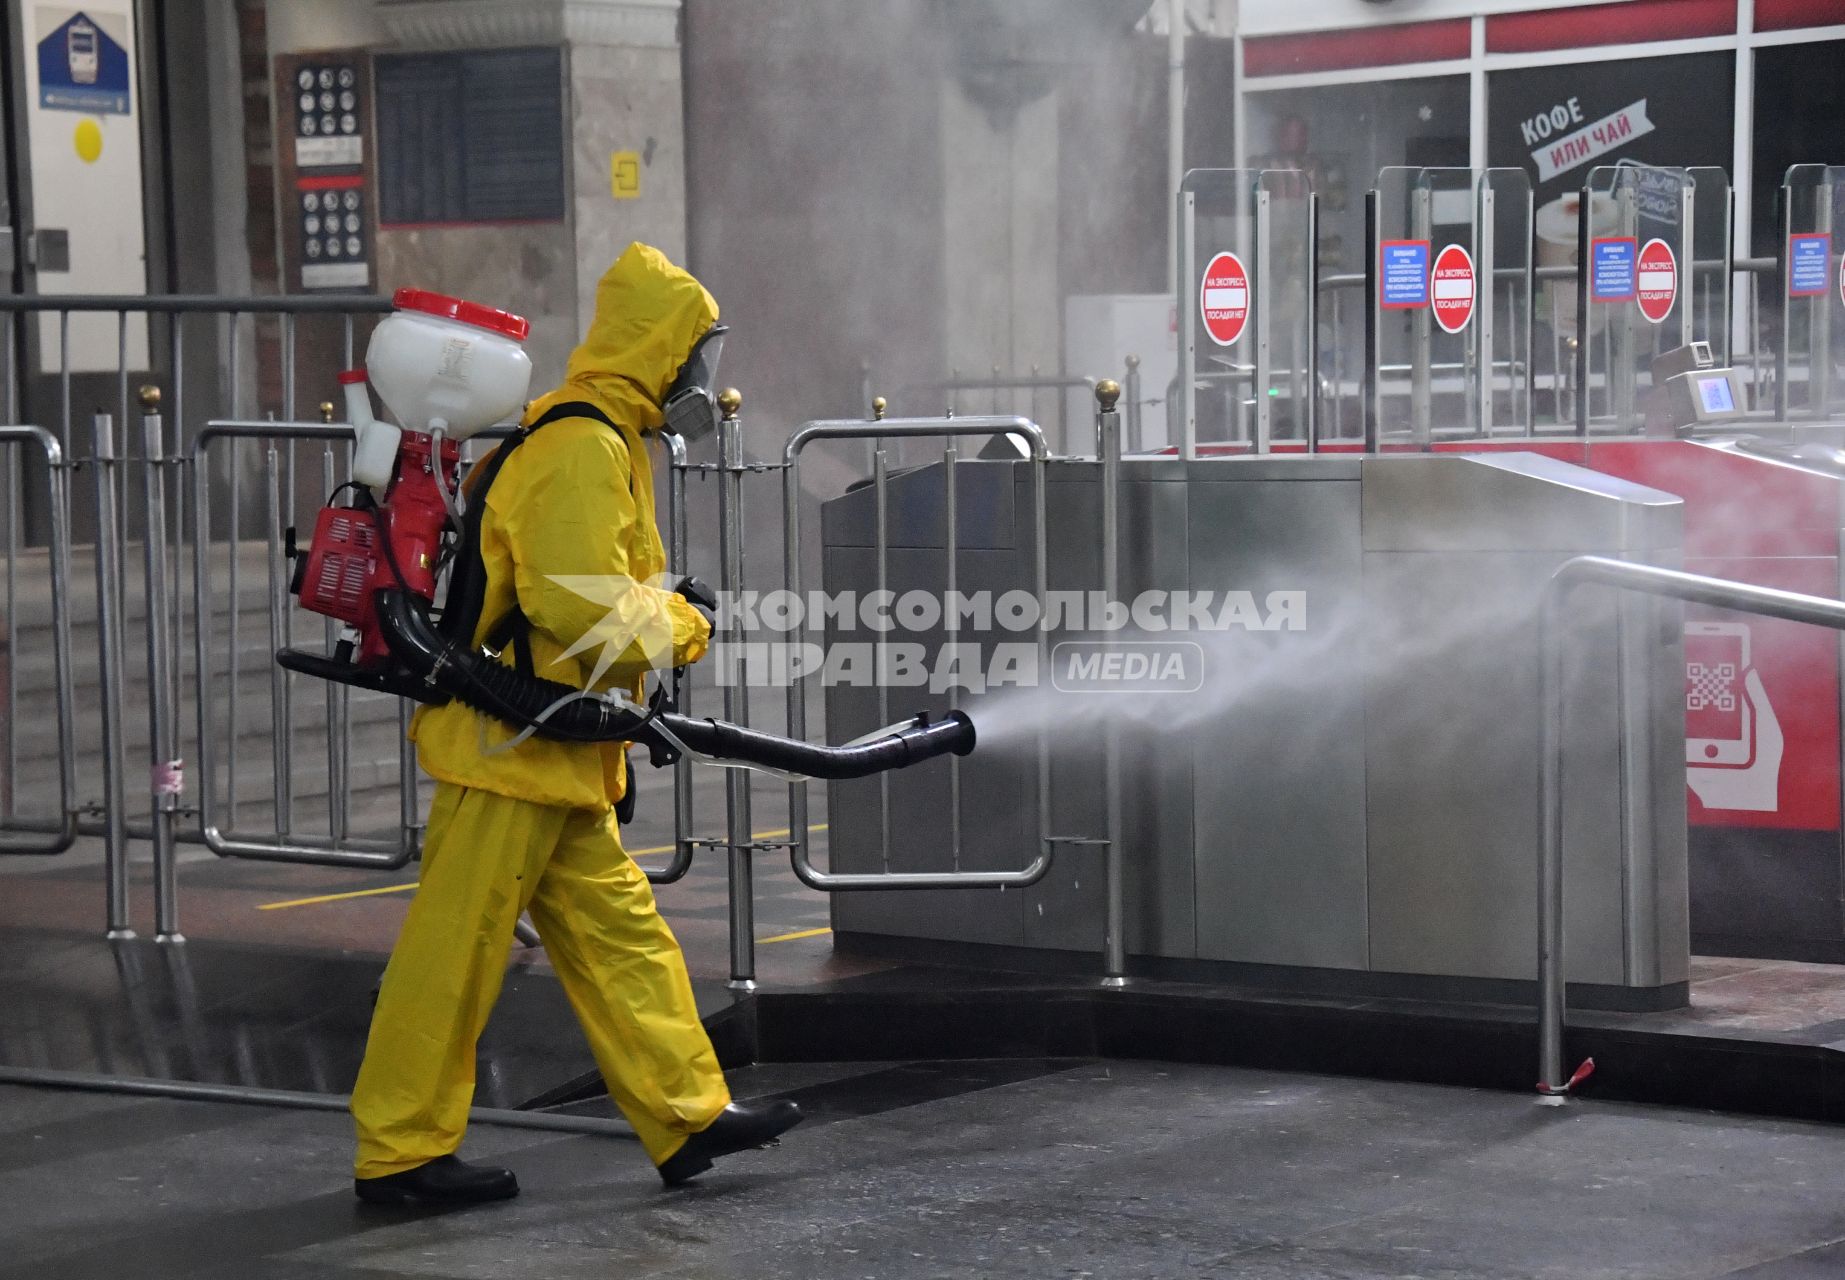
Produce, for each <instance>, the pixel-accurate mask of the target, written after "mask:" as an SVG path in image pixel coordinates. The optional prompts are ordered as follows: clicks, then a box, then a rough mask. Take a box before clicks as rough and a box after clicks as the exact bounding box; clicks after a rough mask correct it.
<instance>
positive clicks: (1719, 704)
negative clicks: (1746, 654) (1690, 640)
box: [1685, 662, 1736, 711]
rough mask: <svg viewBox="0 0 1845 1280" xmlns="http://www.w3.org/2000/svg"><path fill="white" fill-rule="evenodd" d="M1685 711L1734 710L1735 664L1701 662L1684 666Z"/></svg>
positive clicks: (1688, 663)
mask: <svg viewBox="0 0 1845 1280" xmlns="http://www.w3.org/2000/svg"><path fill="white" fill-rule="evenodd" d="M1685 683H1686V685H1687V686H1688V687H1687V688H1686V690H1685V710H1687V711H1707V710H1711V709H1715V710H1717V711H1734V710H1736V689H1735V685H1736V664H1735V663H1734V662H1719V663H1717V664H1715V665H1714V666H1713V665H1707V664H1705V663H1702V662H1687V663H1686V664H1685Z"/></svg>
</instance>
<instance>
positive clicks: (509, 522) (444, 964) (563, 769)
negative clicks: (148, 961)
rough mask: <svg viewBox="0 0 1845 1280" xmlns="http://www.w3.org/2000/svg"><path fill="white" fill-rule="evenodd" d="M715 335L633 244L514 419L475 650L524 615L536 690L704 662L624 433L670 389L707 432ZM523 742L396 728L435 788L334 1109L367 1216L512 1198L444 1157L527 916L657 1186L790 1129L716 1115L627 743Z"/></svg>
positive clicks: (712, 311)
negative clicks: (699, 376) (346, 1131)
mask: <svg viewBox="0 0 1845 1280" xmlns="http://www.w3.org/2000/svg"><path fill="white" fill-rule="evenodd" d="M717 318H718V310H717V304H716V303H715V302H714V301H713V300H712V298H711V295H710V294H709V293H707V292H706V291H705V289H704V287H703V286H702V285H700V284H699V283H698V281H697V280H695V279H693V278H692V277H691V276H690V275H688V274H687V273H686V272H684V271H682V270H680V269H679V268H678V267H676V266H674V265H673V264H672V263H670V262H669V261H667V259H666V257H665V255H663V254H661V253H660V252H659V251H658V250H657V249H653V248H650V247H648V246H646V245H639V244H636V245H632V246H630V247H629V248H628V250H627V251H626V252H625V253H623V254H622V256H621V257H620V258H619V259H618V260H617V261H616V263H615V265H614V266H612V267H610V268H609V270H608V273H607V274H606V275H604V276H603V278H602V281H601V283H600V285H599V286H598V288H597V292H596V315H595V319H594V321H593V322H592V323H591V325H590V330H589V334H588V336H587V337H585V339H584V340H583V343H582V345H581V346H579V347H578V348H577V349H576V351H575V352H574V353H572V355H571V357H570V363H569V367H568V371H567V374H566V377H565V381H564V384H563V385H562V386H561V387H559V388H558V389H557V390H555V391H553V392H551V393H550V394H549V395H547V396H545V397H544V398H542V399H540V400H537V401H535V402H534V403H533V404H532V405H531V406H530V407H529V409H528V411H527V414H526V418H525V422H526V424H527V426H528V430H529V435H527V436H526V437H525V438H524V439H523V440H522V441H521V442H520V444H519V446H518V447H517V448H516V449H512V450H511V451H509V452H508V453H507V454H506V455H505V458H504V462H503V465H502V466H501V467H500V468H499V471H498V473H497V475H495V476H494V477H493V479H492V481H491V484H490V487H489V488H488V490H487V492H486V493H485V495H484V496H483V495H481V494H479V493H476V494H475V495H474V497H473V501H475V502H482V501H484V502H485V507H484V508H483V509H482V511H481V514H480V525H479V547H480V559H481V563H482V566H483V567H484V570H485V573H484V587H483V588H482V590H483V592H484V598H483V600H482V607H481V609H480V621H479V623H478V624H477V627H476V630H475V635H474V637H473V641H474V643H475V644H476V645H481V644H484V643H486V642H487V641H488V639H489V637H490V636H491V635H493V634H494V633H495V631H496V628H497V627H499V626H500V624H501V623H502V620H504V619H506V618H508V617H515V616H518V617H522V626H521V627H520V632H521V634H520V636H519V638H518V641H517V644H518V645H523V646H524V647H525V649H526V654H525V655H524V657H523V658H521V659H519V660H522V661H529V662H530V663H531V666H532V669H533V670H534V672H535V673H536V674H537V675H540V676H543V677H546V678H549V679H552V680H558V681H562V682H565V683H569V684H572V685H574V686H575V687H578V688H595V689H598V690H607V689H621V690H623V691H625V692H627V693H628V694H630V695H631V696H638V695H639V693H640V688H641V681H642V678H643V677H644V675H645V674H646V673H647V672H648V671H649V670H654V669H660V668H665V667H671V666H680V665H684V664H686V663H689V662H694V661H696V660H697V659H698V658H699V657H700V656H702V655H703V654H704V652H705V646H706V643H707V642H708V640H709V638H710V634H711V627H710V624H709V623H708V622H707V621H706V620H705V618H704V616H703V615H702V614H701V613H700V612H699V611H698V610H697V609H695V608H693V607H692V606H691V604H690V603H688V601H687V600H685V599H684V598H683V597H681V596H679V595H676V594H674V593H673V592H672V591H670V590H668V589H666V588H665V587H663V586H661V585H659V584H658V583H659V575H660V574H661V572H662V570H663V569H664V568H665V555H664V553H663V551H662V549H661V545H660V535H659V531H658V529H657V527H656V526H655V523H654V504H653V475H652V467H651V464H650V461H649V457H648V451H647V447H646V445H645V442H644V441H643V439H642V436H643V434H644V433H646V432H649V431H654V430H659V429H662V428H663V427H666V426H668V422H667V418H668V416H669V415H668V413H667V412H666V410H667V406H668V403H669V400H670V401H671V402H672V403H673V404H674V405H675V406H677V405H679V404H683V403H686V400H685V399H684V398H682V397H681V394H680V393H681V392H685V393H686V395H687V396H689V397H692V398H694V399H695V398H696V396H698V395H702V396H703V397H704V400H705V405H706V414H707V417H708V414H709V399H710V391H711V388H710V387H709V386H708V385H707V386H703V387H697V386H692V387H688V386H687V383H688V381H693V380H695V377H694V375H695V374H696V373H697V372H698V371H700V370H704V371H705V372H706V376H707V377H709V376H714V375H715V359H714V358H711V356H712V348H713V347H714V343H713V341H712V340H713V339H715V338H718V337H720V336H721V334H722V327H721V326H718V325H717ZM678 412H679V411H678V410H677V409H676V408H675V410H674V414H677V413H678ZM585 583H593V584H606V587H592V588H589V589H584V584H585ZM516 647H517V646H516V645H512V644H509V645H507V646H506V649H505V651H504V652H503V654H502V661H506V662H512V661H514V660H515V657H516V656H517V655H515V652H514V650H515V648H516ZM518 732H519V730H518V727H516V726H513V725H509V724H506V723H504V722H502V721H499V720H496V719H494V718H492V717H489V716H486V715H484V714H482V713H480V712H477V711H475V710H474V709H472V708H470V707H468V706H465V705H464V704H462V703H460V702H449V703H446V704H444V705H442V706H436V707H424V708H422V709H420V710H419V711H418V712H417V715H416V719H415V721H414V722H413V724H412V727H411V737H412V738H413V739H414V740H415V742H416V745H417V758H418V760H419V762H420V763H421V764H422V767H423V768H424V770H425V771H427V772H428V773H429V774H431V775H432V776H434V777H435V779H436V780H437V786H436V791H435V795H434V797H433V799H432V801H431V803H430V810H429V823H428V832H427V838H426V840H425V843H424V851H423V863H422V878H421V882H420V884H419V886H418V889H417V894H416V897H415V899H414V901H413V902H412V903H411V905H410V912H409V916H408V918H407V919H406V920H405V921H404V927H403V932H402V934H401V935H400V936H399V938H398V941H397V947H396V949H395V950H394V951H393V953H392V955H391V962H390V965H389V967H388V968H387V969H386V970H385V976H384V983H383V986H382V988H381V989H380V991H379V995H378V1006H377V1010H376V1012H375V1013H374V1015H373V1018H372V1028H371V1036H370V1039H369V1041H368V1042H367V1044H366V1050H365V1062H364V1065H363V1067H362V1068H361V1069H360V1071H359V1079H358V1083H357V1085H356V1086H355V1087H354V1089H353V1095H352V1114H353V1119H354V1121H355V1123H356V1125H357V1129H358V1157H357V1160H356V1162H355V1167H354V1174H355V1181H354V1189H355V1190H356V1191H357V1193H358V1195H359V1197H360V1199H362V1200H365V1201H368V1202H372V1203H387V1204H405V1203H437V1204H440V1203H463V1202H471V1201H481V1200H499V1199H505V1198H507V1197H510V1196H514V1195H517V1194H518V1190H519V1186H518V1182H517V1180H516V1179H515V1178H514V1176H513V1174H512V1173H511V1172H510V1171H508V1170H505V1169H491V1168H486V1167H483V1166H475V1165H469V1164H466V1163H464V1162H462V1161H461V1160H459V1159H457V1158H456V1156H455V1154H454V1152H455V1150H456V1148H457V1147H459V1146H460V1145H461V1140H462V1135H463V1133H464V1131H465V1130H466V1127H467V1121H468V1108H469V1106H470V1104H471V1102H472V1099H473V1094H474V1060H475V1059H474V1054H475V1042H476V1041H477V1040H478V1039H479V1037H480V1033H481V1030H482V1028H483V1027H484V1026H485V1024H486V1021H487V1015H488V1013H489V1012H490V1011H491V1010H492V1008H493V1003H494V1000H495V998H496V997H497V996H498V995H499V991H500V982H501V978H502V977H503V975H504V972H505V965H506V958H507V954H508V952H509V950H510V949H511V946H512V939H513V926H514V923H515V922H516V921H517V919H518V917H519V914H520V912H522V911H527V910H529V911H530V912H531V915H532V920H533V922H534V923H535V924H536V925H537V927H538V932H539V934H540V935H541V936H542V938H543V939H544V943H545V951H546V954H547V956H548V957H549V959H550V961H551V964H552V967H553V968H554V969H555V970H556V972H557V976H558V979H559V980H560V982H561V983H562V984H563V987H564V991H565V993H566V995H567V996H568V997H569V999H570V1003H571V1006H572V1008H574V1009H575V1011H576V1014H577V1018H578V1020H579V1021H580V1022H581V1023H582V1025H583V1030H584V1033H585V1034H586V1035H587V1037H588V1039H589V1043H590V1047H591V1049H592V1050H593V1052H594V1054H595V1058H596V1063H597V1066H598V1067H599V1068H600V1069H601V1071H602V1075H603V1078H604V1080H606V1082H607V1084H608V1088H609V1093H610V1095H611V1096H612V1097H613V1098H614V1100H615V1102H616V1104H617V1105H618V1106H619V1107H620V1108H621V1110H622V1113H623V1114H624V1115H625V1116H626V1117H627V1118H628V1120H629V1122H630V1123H632V1124H633V1126H634V1129H635V1132H636V1133H637V1134H639V1136H640V1139H641V1143H642V1145H643V1146H644V1147H645V1148H646V1150H647V1154H648V1155H649V1156H651V1157H652V1158H653V1161H654V1163H655V1165H656V1166H657V1167H658V1169H659V1172H660V1176H661V1177H662V1178H663V1179H664V1180H665V1181H666V1182H667V1183H668V1184H669V1185H671V1184H674V1183H678V1182H683V1181H685V1180H686V1179H688V1178H690V1177H693V1176H695V1175H697V1174H698V1173H701V1172H703V1171H704V1170H705V1169H708V1168H710V1166H711V1161H712V1160H713V1159H715V1158H717V1157H719V1156H723V1155H728V1154H731V1153H732V1152H736V1151H741V1150H745V1149H748V1148H750V1147H756V1146H761V1145H763V1144H765V1143H767V1142H769V1141H771V1140H773V1139H774V1138H775V1136H776V1135H777V1134H779V1133H781V1132H783V1131H784V1130H786V1129H788V1128H790V1127H792V1126H793V1125H794V1124H796V1123H798V1122H799V1121H800V1119H801V1114H800V1111H799V1109H798V1108H796V1107H795V1106H794V1104H793V1103H790V1102H786V1101H775V1102H769V1103H766V1104H756V1105H744V1104H736V1103H732V1102H731V1099H730V1092H729V1090H728V1089H727V1088H726V1087H725V1084H724V1076H723V1073H722V1071H721V1070H720V1069H719V1067H718V1062H717V1056H716V1054H715V1053H714V1052H713V1051H712V1048H711V1041H710V1039H709V1038H708V1037H707V1036H706V1034H705V1030H704V1027H703V1026H702V1025H701V1024H700V1022H699V1018H698V1011H697V1009H696V1007H695V1006H694V1004H693V999H692V988H691V983H690V981H689V979H688V978H687V976H686V968H685V959H684V957H683V956H682V955H681V953H680V950H679V945H678V943H677V942H676V941H675V940H674V938H673V935H672V932H671V931H670V930H669V929H668V928H667V926H666V923H665V921H663V920H662V919H661V918H660V916H659V914H658V912H657V911H656V910H655V907H654V899H653V891H652V888H651V886H650V885H649V884H648V882H647V876H646V874H645V873H644V872H643V871H642V870H641V869H640V868H639V867H637V866H636V865H635V864H634V862H633V861H632V860H631V859H630V858H629V857H628V855H627V853H625V852H624V851H623V849H622V847H621V837H620V833H619V828H618V826H617V824H616V818H615V814H614V811H613V806H614V805H615V804H616V803H617V802H618V801H619V800H620V799H621V798H622V796H623V794H624V791H625V788H626V785H627V770H626V760H625V756H624V750H625V749H624V747H623V745H622V744H619V743H606V744H596V743H571V742H562V741H557V740H551V739H546V738H544V737H542V736H536V735H533V736H526V737H524V738H523V739H521V740H517V741H514V739H515V738H516V736H517V734H518Z"/></svg>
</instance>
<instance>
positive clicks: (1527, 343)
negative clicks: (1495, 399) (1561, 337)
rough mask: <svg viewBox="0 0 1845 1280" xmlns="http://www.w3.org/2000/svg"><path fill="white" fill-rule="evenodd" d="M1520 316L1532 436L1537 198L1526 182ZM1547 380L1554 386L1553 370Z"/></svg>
mask: <svg viewBox="0 0 1845 1280" xmlns="http://www.w3.org/2000/svg"><path fill="white" fill-rule="evenodd" d="M1524 316H1525V323H1524V333H1523V334H1522V335H1521V336H1520V346H1519V350H1521V351H1523V352H1524V356H1525V434H1526V435H1527V436H1534V435H1536V434H1537V366H1536V364H1534V363H1533V359H1534V356H1535V343H1536V336H1535V331H1536V329H1537V197H1536V195H1534V194H1533V192H1532V190H1531V184H1530V183H1529V182H1527V183H1526V184H1525V306H1524ZM1551 377H1552V380H1553V382H1554V380H1555V377H1556V373H1555V370H1554V367H1553V370H1552V374H1551Z"/></svg>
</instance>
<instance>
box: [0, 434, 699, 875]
mask: <svg viewBox="0 0 1845 1280" xmlns="http://www.w3.org/2000/svg"><path fill="white" fill-rule="evenodd" d="M512 430H513V428H512V427H511V426H510V425H507V424H501V425H497V426H493V427H489V428H487V429H486V430H484V431H479V432H476V433H475V434H474V435H473V436H471V437H470V439H475V440H483V439H503V438H505V437H506V436H508V435H510V434H511V433H512ZM660 438H661V440H662V443H663V447H664V449H665V451H666V455H667V464H668V467H669V486H668V498H667V501H668V514H667V522H668V540H669V544H670V547H671V550H672V557H673V558H672V564H671V567H672V569H673V570H674V571H675V572H683V562H684V559H685V555H686V511H685V506H686V503H685V444H684V442H683V441H682V440H681V439H680V438H679V437H677V436H668V435H665V434H664V433H662V434H661V436H660ZM0 439H4V436H3V435H0ZM352 439H353V429H352V427H351V426H350V425H349V424H346V423H337V422H336V423H326V422H276V421H267V420H246V419H232V418H221V419H215V420H213V421H211V422H208V423H206V424H205V426H204V427H203V429H201V430H200V432H199V434H198V436H197V438H196V439H194V441H193V442H192V449H191V456H190V470H191V472H192V476H193V522H194V525H193V528H194V539H193V575H192V590H193V609H194V612H195V615H196V620H197V624H198V625H197V626H196V627H195V628H194V636H193V645H194V651H193V652H194V662H195V664H196V667H197V671H198V704H197V719H198V738H199V779H200V780H199V832H198V838H199V841H200V842H201V843H203V844H204V845H205V847H206V848H208V849H210V850H211V851H212V852H213V853H215V854H217V855H218V856H220V857H237V858H248V859H253V860H258V861H272V862H302V863H311V864H314V865H322V866H357V867H366V868H370V869H372V870H380V871H393V870H397V869H398V868H401V867H403V866H405V865H407V864H408V863H409V862H410V861H411V859H412V858H414V857H415V856H416V854H417V852H418V844H419V842H418V841H417V839H416V838H415V832H416V828H415V821H416V816H417V815H416V813H415V811H414V808H413V806H412V805H411V804H410V803H409V788H408V785H407V783H400V786H402V787H403V788H404V790H405V794H406V802H405V805H404V809H403V813H402V818H403V823H402V829H403V832H404V835H403V837H402V838H400V839H398V840H396V841H386V840H372V839H364V838H357V839H354V838H348V837H344V836H335V837H324V836H318V835H300V834H291V835H290V836H289V837H288V839H287V840H286V841H277V842H275V843H269V842H266V841H260V840H251V839H242V838H238V837H236V836H234V835H232V834H227V833H226V832H224V831H223V830H221V829H220V828H219V826H218V824H217V771H216V759H215V754H214V739H213V737H212V719H213V715H214V710H215V709H214V706H213V703H212V693H213V687H212V674H211V655H210V643H209V642H210V639H211V631H212V628H211V626H210V625H209V621H208V619H209V616H210V614H209V610H210V608H211V600H210V591H209V587H208V582H209V572H208V570H209V558H210V547H211V539H210V537H209V536H208V533H209V528H210V526H209V523H208V521H209V518H210V515H211V496H210V483H209V475H210V473H209V470H208V469H207V468H206V467H205V466H204V465H203V463H204V460H205V458H206V456H207V454H208V452H209V450H210V448H211V446H212V444H213V442H215V441H218V440H270V441H276V440H309V441H311V440H320V441H326V442H334V441H347V442H350V441H351V440H352ZM53 443H54V444H55V441H54V442H53ZM233 608H235V605H233ZM677 693H678V696H679V697H680V698H682V699H683V698H686V697H687V695H688V694H689V688H682V689H679V690H678V691H677ZM686 705H687V704H685V703H682V704H681V708H682V710H683V709H685V707H686ZM329 732H332V729H331V725H329ZM400 760H401V766H402V767H403V768H404V769H405V770H414V769H415V767H416V765H415V760H414V757H413V756H412V755H411V754H410V752H409V750H408V748H407V747H406V748H404V750H403V752H402V755H401V757H400ZM691 804H692V796H691V778H690V767H689V763H681V764H680V765H679V766H677V767H676V768H675V776H674V800H673V817H674V824H673V825H674V830H673V837H674V838H673V856H672V857H671V858H670V859H669V860H668V862H667V863H666V865H665V866H664V867H661V868H659V869H658V870H648V871H647V872H646V875H647V878H648V880H649V881H650V882H651V883H653V884H671V883H673V882H674V881H677V880H681V879H683V878H684V877H685V875H686V873H687V872H688V871H689V870H690V869H691V865H692V858H693V853H694V850H695V847H696V842H695V841H694V840H692V839H691V837H690V826H691Z"/></svg>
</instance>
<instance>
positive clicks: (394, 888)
mask: <svg viewBox="0 0 1845 1280" xmlns="http://www.w3.org/2000/svg"><path fill="white" fill-rule="evenodd" d="M414 888H416V881H414V880H412V881H411V882H410V883H409V884H387V885H385V886H384V887H383V888H382V889H354V890H353V891H352V892H350V893H327V894H322V895H321V896H320V897H318V898H291V899H289V900H288V901H287V902H264V903H259V904H258V905H257V908H256V909H257V910H258V911H280V910H281V909H282V908H283V907H311V906H314V905H316V904H317V903H321V902H344V901H345V900H346V899H348V898H369V897H372V896H373V895H375V894H380V893H403V892H405V891H406V890H409V889H414Z"/></svg>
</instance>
